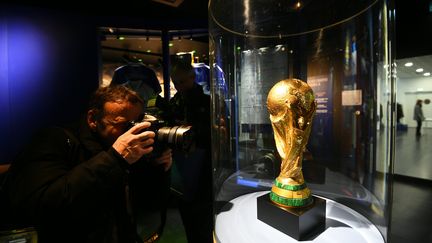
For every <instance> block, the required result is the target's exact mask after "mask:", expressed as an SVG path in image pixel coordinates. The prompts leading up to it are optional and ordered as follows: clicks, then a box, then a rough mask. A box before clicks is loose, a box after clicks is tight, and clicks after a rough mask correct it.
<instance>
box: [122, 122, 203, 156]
mask: <svg viewBox="0 0 432 243" xmlns="http://www.w3.org/2000/svg"><path fill="white" fill-rule="evenodd" d="M141 122H150V124H151V125H150V127H148V128H147V129H146V130H147V131H152V132H154V133H155V138H154V144H153V152H152V155H153V156H154V157H158V156H160V154H161V153H162V152H163V151H164V150H165V149H167V148H172V149H180V150H183V151H189V150H190V148H191V147H192V144H193V141H194V139H193V138H194V133H193V131H192V126H187V125H179V126H168V124H167V122H165V121H164V120H162V119H159V118H157V117H156V116H154V115H150V114H145V115H144V117H143V119H142V120H139V121H132V122H131V123H130V127H132V126H135V125H136V124H138V123H141Z"/></svg>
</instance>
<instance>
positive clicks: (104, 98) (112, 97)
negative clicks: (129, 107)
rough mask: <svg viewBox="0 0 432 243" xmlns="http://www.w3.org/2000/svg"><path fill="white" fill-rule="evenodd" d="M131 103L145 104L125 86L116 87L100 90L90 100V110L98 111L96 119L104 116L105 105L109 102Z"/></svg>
mask: <svg viewBox="0 0 432 243" xmlns="http://www.w3.org/2000/svg"><path fill="white" fill-rule="evenodd" d="M124 101H127V102H130V103H132V104H137V103H139V104H141V105H143V104H144V101H143V100H142V99H141V98H140V97H139V95H138V94H137V93H136V92H135V91H133V90H131V89H128V88H127V87H125V86H123V85H115V86H108V87H101V88H98V89H97V90H96V91H95V93H94V94H93V96H92V97H91V99H90V103H89V107H88V110H95V111H96V117H95V118H96V119H97V120H99V119H100V118H102V116H103V112H104V105H105V103H107V102H119V103H120V102H124Z"/></svg>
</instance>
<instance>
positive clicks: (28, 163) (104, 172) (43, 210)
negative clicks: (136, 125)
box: [6, 122, 167, 243]
mask: <svg viewBox="0 0 432 243" xmlns="http://www.w3.org/2000/svg"><path fill="white" fill-rule="evenodd" d="M139 163H142V164H143V165H139V166H136V167H137V169H135V168H130V167H129V166H128V164H127V162H126V161H124V160H123V158H122V157H121V156H120V155H119V154H118V153H117V152H116V151H115V150H114V149H113V148H112V147H104V146H103V145H102V143H101V142H100V140H99V139H98V137H97V136H96V134H94V133H93V132H91V131H90V129H89V128H88V126H87V124H86V123H85V122H82V123H81V125H80V126H76V127H72V128H68V129H65V128H60V127H55V128H50V129H46V130H44V131H42V132H40V133H39V134H38V135H37V136H36V137H35V138H34V139H33V142H32V143H31V144H30V145H29V146H28V147H27V148H26V149H25V150H24V151H23V152H22V153H21V154H20V155H19V156H18V158H17V159H16V160H15V161H14V163H13V164H12V166H11V170H10V175H9V177H8V181H7V185H6V188H7V193H8V198H9V204H10V208H11V210H10V212H11V215H12V219H13V221H14V223H15V224H17V225H18V226H35V227H36V229H37V231H38V236H39V242H122V243H123V242H125V243H127V242H135V237H136V228H135V225H134V222H133V220H132V218H133V217H131V216H133V213H128V211H127V203H126V193H125V191H126V184H129V183H128V182H129V181H130V177H133V178H134V179H133V180H132V181H134V183H135V184H139V185H131V187H130V188H132V189H131V190H130V193H129V194H134V193H135V191H138V190H135V189H139V188H140V187H145V188H141V189H140V194H142V195H139V196H134V197H132V198H137V200H139V199H140V198H141V199H142V200H144V199H145V198H146V197H150V198H161V199H162V200H163V201H164V199H165V197H166V189H167V187H166V186H167V185H166V184H164V183H165V180H161V181H163V182H162V183H161V182H160V181H155V180H154V179H155V178H159V179H162V177H163V176H164V173H163V170H162V169H161V168H157V169H156V168H152V167H151V166H149V163H145V162H141V161H140V162H139ZM139 163H137V164H139ZM150 168H151V169H150ZM149 170H154V171H152V172H149ZM129 171H130V173H129ZM135 171H138V172H140V173H141V172H143V173H141V174H140V173H136V172H135ZM144 172H145V173H144ZM147 175H151V176H147ZM161 188H162V189H161ZM147 189H148V190H147ZM149 195H150V196H149ZM159 205H161V204H159Z"/></svg>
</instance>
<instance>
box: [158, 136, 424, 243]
mask: <svg viewBox="0 0 432 243" xmlns="http://www.w3.org/2000/svg"><path fill="white" fill-rule="evenodd" d="M395 173H396V174H397V175H396V176H395V183H394V185H393V186H394V187H393V207H392V219H391V229H390V235H389V239H390V241H389V242H391V243H402V242H412V243H417V242H421V243H432V128H428V129H423V135H422V136H420V137H416V136H415V128H409V129H408V131H407V132H398V135H397V138H396V162H395ZM418 178H421V179H418ZM159 242H162V243H183V242H184V243H186V242H187V240H186V236H185V233H184V229H183V226H182V223H181V218H180V215H179V213H178V210H177V209H176V207H175V203H174V204H173V205H172V206H171V208H170V209H169V212H168V220H167V225H166V228H165V231H164V235H163V236H162V238H161V240H160V241H159Z"/></svg>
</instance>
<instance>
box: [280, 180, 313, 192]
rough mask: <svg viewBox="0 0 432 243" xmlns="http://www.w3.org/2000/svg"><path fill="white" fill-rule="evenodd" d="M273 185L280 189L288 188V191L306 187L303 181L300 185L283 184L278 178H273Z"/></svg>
mask: <svg viewBox="0 0 432 243" xmlns="http://www.w3.org/2000/svg"><path fill="white" fill-rule="evenodd" d="M274 183H275V186H277V187H279V188H280V189H285V190H290V191H299V190H303V189H305V188H306V183H303V184H301V185H284V184H282V183H280V182H279V181H278V180H275V182H274Z"/></svg>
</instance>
